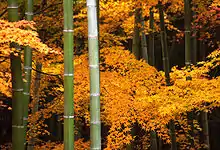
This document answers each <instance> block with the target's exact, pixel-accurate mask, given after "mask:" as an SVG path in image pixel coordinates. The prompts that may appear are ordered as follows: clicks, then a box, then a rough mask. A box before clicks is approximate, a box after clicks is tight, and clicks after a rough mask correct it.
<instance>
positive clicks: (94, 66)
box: [89, 65, 99, 68]
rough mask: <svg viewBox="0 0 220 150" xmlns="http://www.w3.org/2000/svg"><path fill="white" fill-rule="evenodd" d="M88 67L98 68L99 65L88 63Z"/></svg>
mask: <svg viewBox="0 0 220 150" xmlns="http://www.w3.org/2000/svg"><path fill="white" fill-rule="evenodd" d="M89 67H90V68H99V65H89Z"/></svg>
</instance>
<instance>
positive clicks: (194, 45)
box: [192, 11, 198, 64]
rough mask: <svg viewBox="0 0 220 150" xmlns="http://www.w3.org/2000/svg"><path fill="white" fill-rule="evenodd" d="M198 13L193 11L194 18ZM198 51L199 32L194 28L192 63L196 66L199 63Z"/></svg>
mask: <svg viewBox="0 0 220 150" xmlns="http://www.w3.org/2000/svg"><path fill="white" fill-rule="evenodd" d="M195 15H196V13H195V12H194V11H192V16H195ZM197 51H198V46H197V31H196V29H195V28H194V30H193V36H192V63H193V64H196V62H197Z"/></svg>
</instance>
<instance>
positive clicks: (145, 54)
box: [141, 9, 149, 63]
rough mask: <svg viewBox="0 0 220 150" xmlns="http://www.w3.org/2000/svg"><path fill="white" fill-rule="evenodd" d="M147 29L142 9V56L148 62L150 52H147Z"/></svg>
mask: <svg viewBox="0 0 220 150" xmlns="http://www.w3.org/2000/svg"><path fill="white" fill-rule="evenodd" d="M144 29H145V23H144V17H143V14H142V9H141V57H142V58H143V59H144V60H145V61H146V62H147V63H149V61H148V52H147V40H146V35H145V32H144Z"/></svg>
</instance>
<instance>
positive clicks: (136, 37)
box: [132, 8, 141, 59]
mask: <svg viewBox="0 0 220 150" xmlns="http://www.w3.org/2000/svg"><path fill="white" fill-rule="evenodd" d="M134 16H135V21H134V34H133V40H132V53H133V54H134V55H135V57H136V59H140V57H141V51H140V28H139V27H138V26H139V24H141V17H140V16H141V8H136V9H135V13H134Z"/></svg>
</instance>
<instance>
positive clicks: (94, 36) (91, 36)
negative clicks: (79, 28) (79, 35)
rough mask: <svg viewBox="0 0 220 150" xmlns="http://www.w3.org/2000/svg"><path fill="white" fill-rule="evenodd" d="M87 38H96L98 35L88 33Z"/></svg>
mask: <svg viewBox="0 0 220 150" xmlns="http://www.w3.org/2000/svg"><path fill="white" fill-rule="evenodd" d="M88 38H90V39H96V38H98V35H88Z"/></svg>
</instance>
